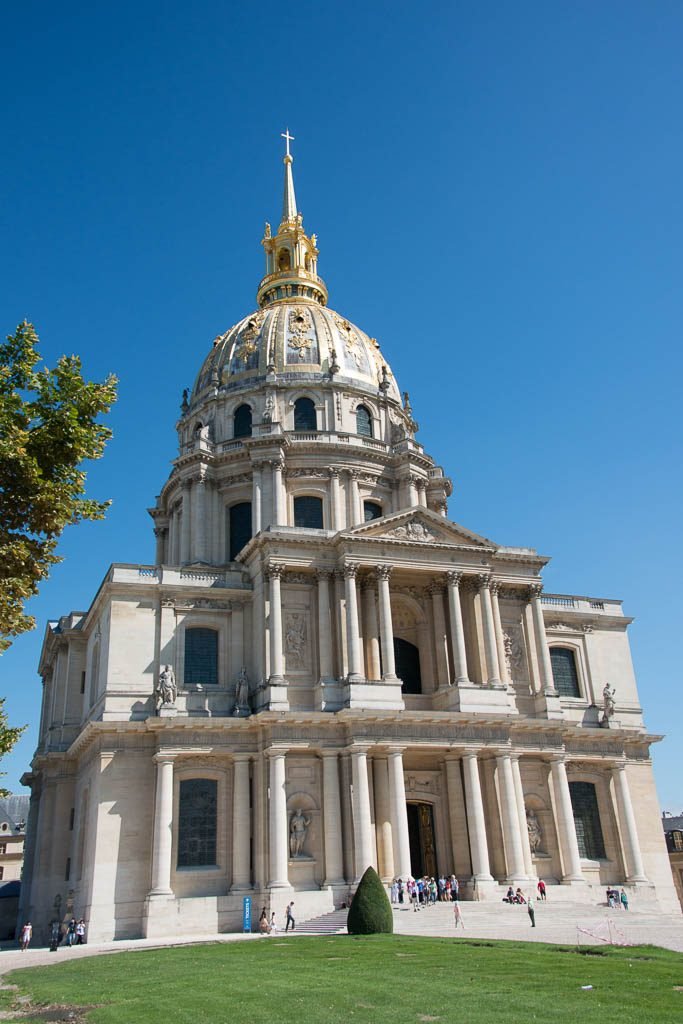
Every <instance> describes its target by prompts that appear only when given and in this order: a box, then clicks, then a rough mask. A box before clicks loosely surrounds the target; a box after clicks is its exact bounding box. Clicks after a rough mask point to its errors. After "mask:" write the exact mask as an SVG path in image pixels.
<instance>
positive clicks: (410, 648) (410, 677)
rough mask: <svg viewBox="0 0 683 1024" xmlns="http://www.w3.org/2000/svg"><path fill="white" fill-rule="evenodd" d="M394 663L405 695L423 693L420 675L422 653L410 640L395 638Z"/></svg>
mask: <svg viewBox="0 0 683 1024" xmlns="http://www.w3.org/2000/svg"><path fill="white" fill-rule="evenodd" d="M394 661H395V662H396V675H397V676H398V678H399V679H400V680H401V682H402V684H403V685H402V687H401V689H402V690H403V692H404V693H422V675H421V673H420V652H419V650H418V649H417V647H416V646H415V644H411V643H409V642H408V640H403V639H401V637H400V636H395V637H394Z"/></svg>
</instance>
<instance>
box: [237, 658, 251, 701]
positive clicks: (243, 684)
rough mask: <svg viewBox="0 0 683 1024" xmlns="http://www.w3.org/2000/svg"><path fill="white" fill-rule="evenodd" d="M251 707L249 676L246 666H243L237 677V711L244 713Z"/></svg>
mask: <svg viewBox="0 0 683 1024" xmlns="http://www.w3.org/2000/svg"><path fill="white" fill-rule="evenodd" d="M248 707H249V676H248V675H247V667H246V665H242V668H241V669H240V672H239V675H238V676H237V688H236V690H235V711H243V710H244V709H245V708H248Z"/></svg>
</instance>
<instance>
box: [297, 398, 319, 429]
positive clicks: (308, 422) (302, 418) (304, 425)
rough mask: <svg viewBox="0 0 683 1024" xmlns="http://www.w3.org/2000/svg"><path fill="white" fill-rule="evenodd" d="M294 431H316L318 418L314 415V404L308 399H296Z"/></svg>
mask: <svg viewBox="0 0 683 1024" xmlns="http://www.w3.org/2000/svg"><path fill="white" fill-rule="evenodd" d="M294 429H295V430H317V429H318V418H317V416H316V414H315V404H314V403H313V401H312V400H311V399H310V398H297V400H296V402H295V403H294Z"/></svg>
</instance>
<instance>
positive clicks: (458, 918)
mask: <svg viewBox="0 0 683 1024" xmlns="http://www.w3.org/2000/svg"><path fill="white" fill-rule="evenodd" d="M453 916H454V918H455V928H456V931H457V928H458V925H459V924H461V925H462V930H463V931H464V930H465V922H464V920H463V917H462V910H461V909H460V903H459V901H458V900H454V901H453Z"/></svg>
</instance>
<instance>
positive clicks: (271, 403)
mask: <svg viewBox="0 0 683 1024" xmlns="http://www.w3.org/2000/svg"><path fill="white" fill-rule="evenodd" d="M274 419H275V395H274V394H272V392H268V394H267V396H266V404H265V406H264V409H263V422H264V423H272V422H273V421H274Z"/></svg>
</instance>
